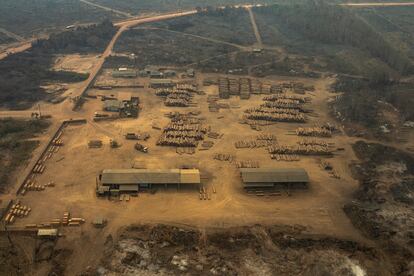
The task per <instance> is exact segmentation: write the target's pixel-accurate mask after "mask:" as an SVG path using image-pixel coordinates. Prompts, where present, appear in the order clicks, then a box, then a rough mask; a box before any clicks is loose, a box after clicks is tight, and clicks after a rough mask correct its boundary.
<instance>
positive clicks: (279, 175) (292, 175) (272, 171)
mask: <svg viewBox="0 0 414 276" xmlns="http://www.w3.org/2000/svg"><path fill="white" fill-rule="evenodd" d="M240 172H241V175H242V180H243V182H244V183H253V182H255V183H269V182H271V183H289V182H292V183H293V182H309V176H308V173H307V172H306V171H305V170H304V169H302V168H286V169H279V168H257V169H240Z"/></svg>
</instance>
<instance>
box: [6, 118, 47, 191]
mask: <svg viewBox="0 0 414 276" xmlns="http://www.w3.org/2000/svg"><path fill="white" fill-rule="evenodd" d="M49 124H50V123H49V122H48V121H45V120H17V119H0V193H1V192H4V190H5V189H6V185H7V184H8V183H9V181H10V176H11V174H12V173H13V172H14V171H15V170H16V169H17V168H18V167H19V166H21V165H22V164H23V163H24V162H25V161H26V160H28V159H29V158H30V156H31V153H32V151H33V150H34V149H35V148H36V147H37V146H38V144H39V142H38V141H36V140H33V139H32V138H34V137H35V135H37V134H38V133H40V132H42V131H44V130H45V129H46V128H47V127H49Z"/></svg>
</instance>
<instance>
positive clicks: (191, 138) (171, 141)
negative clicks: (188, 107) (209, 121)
mask: <svg viewBox="0 0 414 276" xmlns="http://www.w3.org/2000/svg"><path fill="white" fill-rule="evenodd" d="M207 132H208V129H207V128H206V127H204V126H203V125H202V124H201V122H200V119H198V118H195V117H190V116H188V115H181V114H178V115H177V116H175V117H173V118H171V122H170V123H169V124H168V125H167V126H166V127H165V128H164V130H163V133H162V134H161V136H160V138H159V139H158V141H157V145H158V146H175V147H197V146H198V143H199V141H202V140H203V139H204V136H205V134H206V133H207Z"/></svg>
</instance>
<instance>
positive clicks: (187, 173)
mask: <svg viewBox="0 0 414 276" xmlns="http://www.w3.org/2000/svg"><path fill="white" fill-rule="evenodd" d="M180 172H181V182H180V183H181V184H192V183H200V171H199V170H195V169H193V170H180Z"/></svg>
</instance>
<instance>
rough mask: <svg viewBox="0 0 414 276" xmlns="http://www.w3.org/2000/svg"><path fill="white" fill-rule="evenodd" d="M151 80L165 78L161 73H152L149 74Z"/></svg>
mask: <svg viewBox="0 0 414 276" xmlns="http://www.w3.org/2000/svg"><path fill="white" fill-rule="evenodd" d="M149 76H150V78H151V79H162V78H164V74H163V73H162V72H160V71H151V72H150V73H149Z"/></svg>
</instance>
